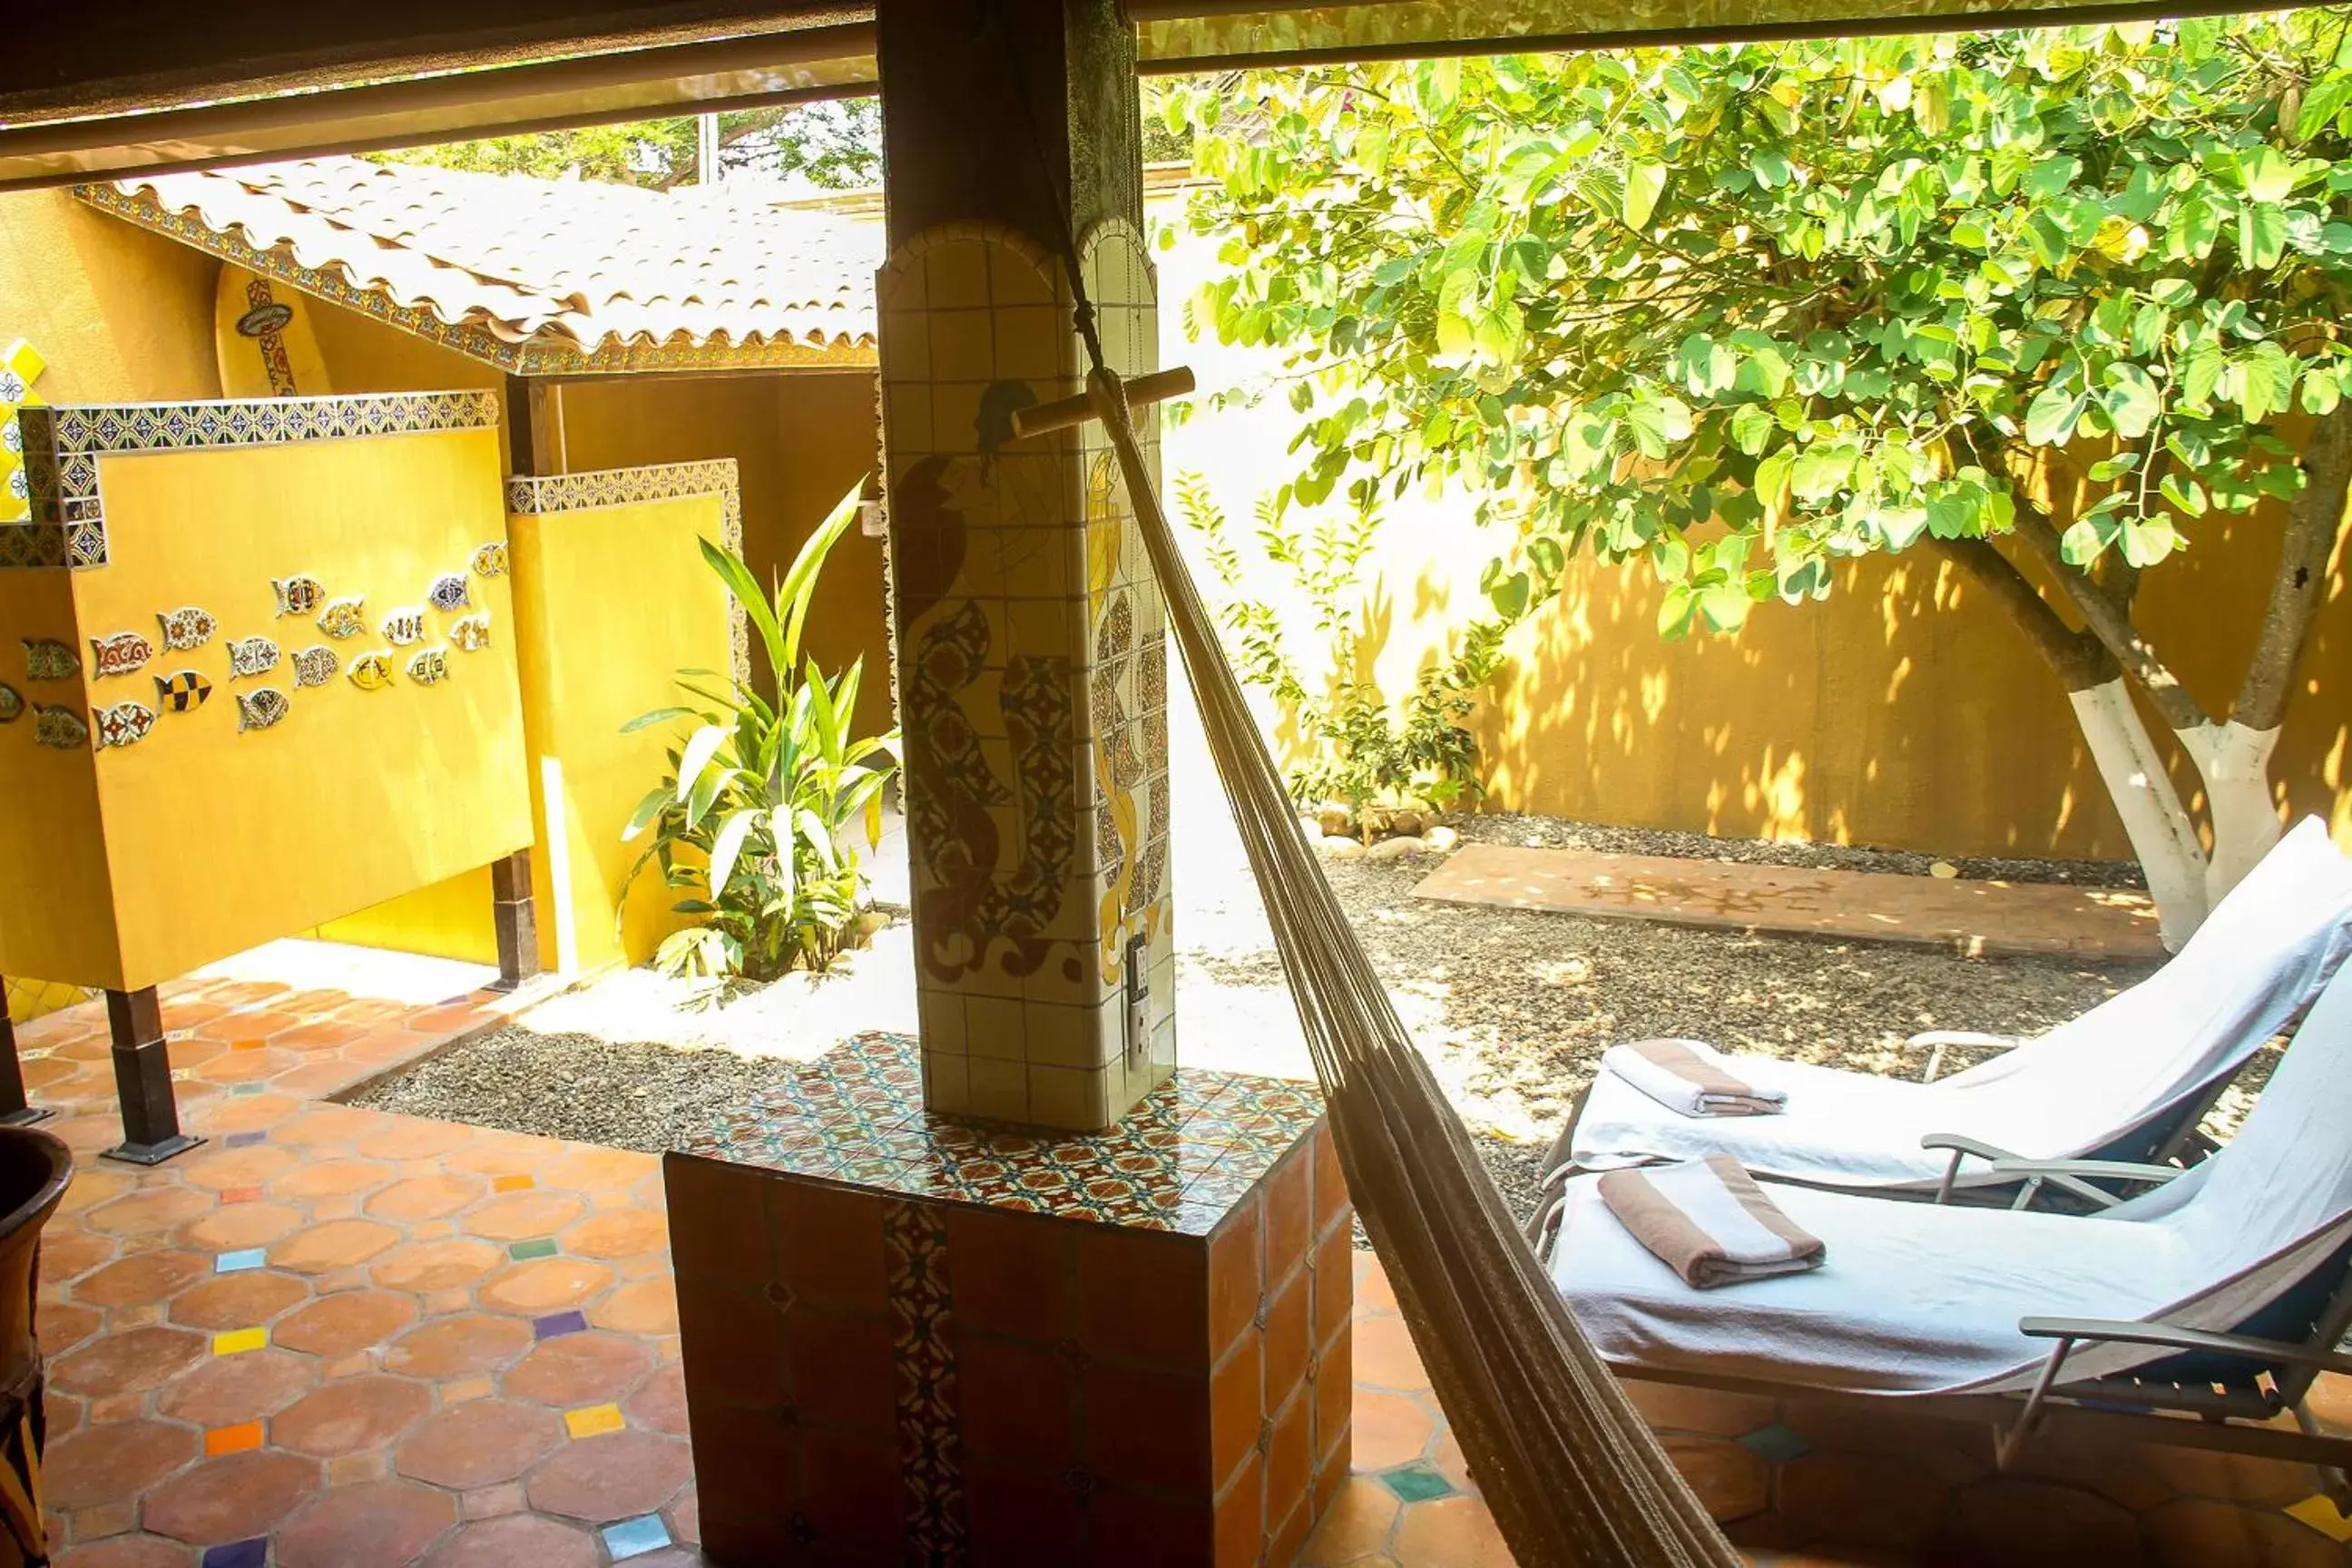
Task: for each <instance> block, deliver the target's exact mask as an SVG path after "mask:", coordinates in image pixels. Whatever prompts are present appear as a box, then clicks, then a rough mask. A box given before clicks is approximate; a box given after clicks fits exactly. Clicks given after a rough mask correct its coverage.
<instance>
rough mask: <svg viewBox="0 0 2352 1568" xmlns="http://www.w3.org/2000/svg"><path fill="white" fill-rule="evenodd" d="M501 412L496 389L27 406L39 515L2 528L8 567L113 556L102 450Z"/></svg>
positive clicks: (249, 440) (494, 423)
mask: <svg viewBox="0 0 2352 1568" xmlns="http://www.w3.org/2000/svg"><path fill="white" fill-rule="evenodd" d="M17 422H18V425H19V427H20V428H21V431H22V435H23V441H24V461H25V479H26V487H27V491H28V495H29V498H30V509H31V513H32V521H31V522H30V524H29V525H26V526H24V527H21V528H19V527H0V568H7V567H44V566H70V567H72V568H74V569H75V570H77V571H81V570H88V569H91V568H95V567H100V566H103V565H105V564H106V562H107V539H106V521H105V517H104V514H103V511H102V509H101V507H100V489H99V482H98V471H99V463H98V459H99V458H101V457H103V456H105V455H106V454H108V453H112V452H159V451H181V450H188V449H193V448H199V447H267V446H280V445H286V444H289V443H294V442H303V441H341V440H349V439H352V438H354V437H374V436H410V435H422V434H426V433H430V432H437V431H447V430H494V429H496V428H498V425H499V395H498V394H497V393H495V392H491V391H488V390H469V391H462V392H396V393H382V394H373V395H366V396H357V397H289V398H263V399H249V400H237V401H220V402H208V403H156V404H144V403H142V404H105V405H90V406H86V407H65V408H26V409H25V410H23V411H22V412H21V413H20V414H19V415H18V416H17Z"/></svg>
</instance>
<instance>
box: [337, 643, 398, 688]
mask: <svg viewBox="0 0 2352 1568" xmlns="http://www.w3.org/2000/svg"><path fill="white" fill-rule="evenodd" d="M343 673H344V674H346V675H348V676H350V677H351V678H352V685H353V686H356V687H358V688H359V689H361V690H362V691H382V690H383V689H384V688H385V687H387V686H390V685H391V684H392V650H391V649H390V648H386V649H385V650H383V652H382V653H363V654H362V655H360V656H359V658H355V659H353V660H352V665H351V668H349V669H347V670H345V671H344V672H343Z"/></svg>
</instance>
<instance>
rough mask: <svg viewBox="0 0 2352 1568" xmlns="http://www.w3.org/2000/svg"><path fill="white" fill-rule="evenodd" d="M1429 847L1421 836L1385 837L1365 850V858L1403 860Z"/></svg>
mask: <svg viewBox="0 0 2352 1568" xmlns="http://www.w3.org/2000/svg"><path fill="white" fill-rule="evenodd" d="M1426 848H1428V846H1427V845H1425V844H1423V842H1422V841H1421V840H1420V839H1419V838H1417V837H1412V836H1410V835H1408V836H1407V837H1402V838H1383V839H1381V841H1380V842H1379V843H1378V844H1375V845H1373V846H1372V847H1370V848H1369V849H1367V850H1365V851H1364V858H1365V859H1367V860H1402V859H1405V858H1408V857H1411V856H1414V855H1418V854H1420V853H1421V852H1422V851H1423V850H1424V849H1426Z"/></svg>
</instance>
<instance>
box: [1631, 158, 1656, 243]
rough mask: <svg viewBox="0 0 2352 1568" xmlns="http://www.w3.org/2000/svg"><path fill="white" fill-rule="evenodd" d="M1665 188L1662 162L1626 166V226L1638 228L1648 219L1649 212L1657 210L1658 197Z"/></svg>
mask: <svg viewBox="0 0 2352 1568" xmlns="http://www.w3.org/2000/svg"><path fill="white" fill-rule="evenodd" d="M1665 188H1666V166H1665V165H1664V163H1634V164H1632V165H1630V166H1628V167H1627V169H1626V170H1625V203H1624V217H1625V225H1626V226H1627V227H1628V228H1640V227H1641V226H1643V225H1644V224H1646V223H1648V222H1649V221H1650V214H1651V213H1653V212H1654V211H1655V210H1657V205H1658V197H1659V196H1660V195H1662V194H1663V193H1664V190H1665Z"/></svg>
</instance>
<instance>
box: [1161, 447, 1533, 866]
mask: <svg viewBox="0 0 2352 1568" xmlns="http://www.w3.org/2000/svg"><path fill="white" fill-rule="evenodd" d="M1349 500H1350V501H1351V503H1352V504H1351V505H1350V506H1349V509H1348V510H1346V511H1344V512H1339V513H1336V514H1334V513H1330V512H1325V513H1322V514H1320V515H1318V517H1317V519H1316V521H1315V522H1314V523H1313V525H1312V526H1311V527H1304V526H1301V525H1299V524H1297V523H1294V522H1292V521H1290V517H1289V513H1290V504H1289V503H1290V491H1289V490H1288V489H1287V488H1286V489H1282V490H1279V491H1276V492H1275V493H1274V494H1271V495H1265V496H1261V497H1259V498H1258V501H1257V507H1256V517H1255V522H1256V529H1255V552H1256V555H1257V557H1258V559H1259V561H1260V562H1261V563H1262V565H1260V566H1255V567H1254V566H1253V565H1252V563H1250V562H1249V561H1248V560H1246V559H1245V558H1244V553H1243V549H1242V546H1241V544H1240V543H1239V542H1237V541H1236V540H1235V539H1234V531H1233V528H1232V525H1231V523H1230V522H1229V521H1228V520H1227V519H1226V517H1225V514H1224V510H1223V508H1222V507H1220V506H1219V505H1218V504H1217V500H1216V498H1215V496H1214V495H1213V494H1212V493H1211V491H1210V489H1209V487H1208V484H1207V482H1206V481H1205V480H1203V479H1202V478H1201V476H1200V475H1198V474H1191V473H1187V474H1180V475H1178V476H1177V479H1176V504H1177V510H1178V512H1179V514H1180V515H1181V516H1182V518H1183V519H1184V521H1185V522H1186V523H1187V524H1188V525H1189V526H1190V527H1191V528H1192V529H1193V530H1194V531H1196V532H1197V533H1199V534H1200V536H1201V540H1202V550H1203V552H1204V553H1205V554H1206V556H1207V558H1208V562H1209V569H1210V571H1211V573H1212V574H1213V575H1214V576H1215V578H1216V580H1217V583H1218V585H1219V587H1220V588H1221V589H1222V594H1221V595H1220V596H1221V599H1222V601H1223V602H1222V603H1221V604H1220V605H1219V607H1218V612H1217V613H1218V616H1219V618H1220V619H1222V620H1223V622H1224V624H1225V626H1226V629H1227V630H1228V632H1229V633H1230V634H1231V636H1230V637H1229V647H1230V651H1231V654H1232V657H1233V658H1234V664H1235V666H1236V667H1237V668H1238V669H1239V671H1240V674H1241V677H1242V679H1243V680H1244V681H1245V682H1246V683H1248V684H1250V685H1253V686H1256V687H1258V688H1260V689H1264V690H1265V691H1267V692H1269V693H1271V694H1272V695H1273V697H1274V699H1275V700H1276V703H1278V704H1279V705H1280V706H1281V708H1282V710H1283V712H1284V714H1285V716H1286V718H1287V719H1288V721H1290V724H1291V726H1292V727H1293V729H1294V731H1295V732H1296V737H1297V742H1298V743H1299V747H1300V750H1301V752H1302V753H1303V757H1302V760H1301V761H1300V762H1299V763H1298V764H1297V766H1296V767H1294V768H1293V769H1292V770H1291V773H1290V780H1289V783H1290V790H1291V795H1292V797H1293V798H1294V799H1296V800H1297V801H1298V802H1299V803H1300V804H1301V805H1317V804H1319V803H1321V802H1324V801H1339V802H1341V803H1344V804H1345V805H1347V807H1348V809H1349V812H1350V813H1351V814H1352V815H1354V816H1356V818H1357V820H1358V821H1359V822H1362V821H1363V820H1364V812H1365V808H1366V807H1368V806H1371V805H1383V804H1395V803H1397V802H1399V801H1402V800H1405V799H1411V798H1420V799H1426V800H1428V801H1430V802H1432V803H1433V804H1434V805H1439V806H1441V807H1442V806H1448V805H1454V804H1455V803H1456V802H1459V801H1463V800H1465V799H1466V800H1474V801H1475V799H1477V798H1478V797H1479V796H1480V795H1482V794H1484V787H1483V786H1482V785H1481V784H1480V783H1479V780H1478V742H1477V738H1476V737H1475V736H1474V735H1472V734H1471V733H1470V731H1469V730H1468V729H1467V728H1466V727H1465V725H1464V724H1463V722H1462V721H1464V720H1465V719H1466V718H1468V717H1469V715H1470V714H1471V712H1472V711H1473V710H1475V708H1476V706H1477V704H1476V702H1475V700H1474V699H1473V698H1472V697H1471V695H1470V693H1472V692H1473V691H1475V690H1476V689H1478V688H1479V687H1481V686H1483V685H1485V684H1486V681H1487V679H1489V678H1490V677H1492V675H1493V674H1494V671H1495V666H1496V659H1497V655H1498V651H1499V647H1500V642H1501V637H1502V633H1503V630H1504V627H1503V625H1502V623H1501V622H1499V621H1496V620H1492V619H1486V618H1481V619H1479V620H1477V621H1475V622H1473V623H1472V625H1471V626H1469V627H1467V628H1466V629H1465V631H1464V632H1463V633H1462V634H1460V636H1459V637H1458V638H1457V640H1456V644H1455V648H1454V653H1453V656H1452V657H1451V658H1447V659H1446V660H1445V661H1444V662H1443V663H1442V664H1440V665H1438V666H1436V667H1435V668H1427V669H1423V671H1421V673H1420V674H1419V675H1418V676H1417V677H1416V678H1415V680H1414V685H1413V689H1412V694H1411V695H1410V696H1409V697H1407V698H1406V700H1405V701H1404V703H1403V712H1402V717H1401V718H1400V715H1399V714H1398V713H1397V711H1396V710H1395V709H1394V707H1393V706H1392V705H1391V703H1390V702H1389V700H1388V699H1387V698H1386V697H1385V696H1384V695H1383V694H1382V692H1381V689H1380V687H1379V685H1378V683H1377V682H1375V681H1374V680H1372V679H1370V676H1369V675H1368V674H1367V669H1368V667H1369V663H1370V660H1369V658H1367V654H1368V650H1367V649H1366V648H1365V647H1364V645H1363V605H1362V595H1361V592H1360V571H1361V568H1362V566H1363V563H1364V562H1365V560H1366V558H1367V557H1368V556H1369V555H1370V553H1371V549H1372V543H1373V541H1374V538H1375V536H1376V535H1377V533H1378V531H1379V529H1380V509H1379V505H1378V496H1377V493H1376V491H1375V490H1374V489H1373V488H1372V487H1371V486H1370V485H1357V486H1353V487H1350V489H1349ZM1265 569H1272V570H1273V571H1276V572H1278V573H1279V574H1282V575H1283V576H1284V577H1286V579H1287V582H1288V585H1289V587H1290V589H1291V591H1292V597H1293V599H1294V600H1295V601H1297V604H1298V605H1303V615H1302V614H1301V613H1300V612H1299V611H1298V610H1297V609H1293V610H1292V612H1291V613H1290V614H1287V615H1286V613H1285V610H1284V608H1282V607H1277V606H1276V605H1275V604H1274V603H1273V602H1272V601H1270V600H1268V599H1266V598H1265V597H1263V596H1261V595H1260V594H1259V593H1258V592H1257V591H1256V590H1257V582H1258V579H1257V577H1256V573H1257V572H1258V571H1262V570H1265ZM1302 620H1303V622H1304V624H1303V625H1302V624H1300V623H1301V621H1302ZM1309 629H1311V630H1312V632H1313V633H1314V637H1312V638H1309V637H1306V636H1305V633H1306V632H1307V631H1308V630H1309ZM1310 644H1311V645H1313V646H1319V647H1320V648H1321V649H1322V652H1323V655H1324V659H1325V663H1324V665H1323V668H1320V669H1318V670H1316V671H1313V672H1311V673H1310V674H1302V673H1301V671H1300V669H1299V667H1298V665H1297V661H1296V660H1295V659H1294V658H1293V657H1292V649H1294V648H1297V647H1302V646H1307V645H1310Z"/></svg>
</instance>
